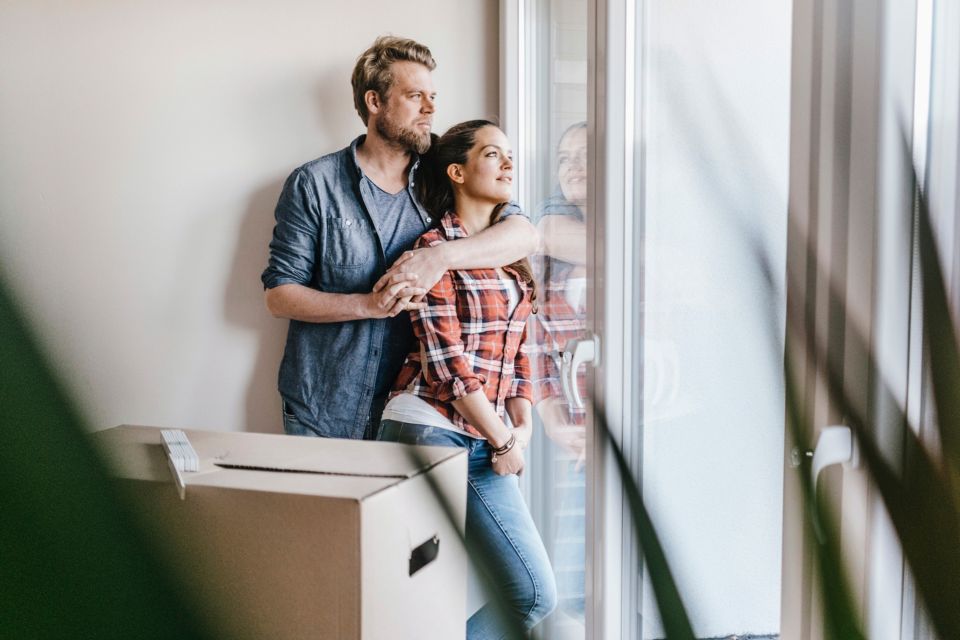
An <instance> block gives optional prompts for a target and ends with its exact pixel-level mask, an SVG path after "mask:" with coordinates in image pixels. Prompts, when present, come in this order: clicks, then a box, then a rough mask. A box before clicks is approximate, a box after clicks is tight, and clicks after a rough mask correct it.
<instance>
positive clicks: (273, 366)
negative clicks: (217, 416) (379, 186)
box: [223, 178, 287, 433]
mask: <svg viewBox="0 0 960 640" xmlns="http://www.w3.org/2000/svg"><path fill="white" fill-rule="evenodd" d="M282 187H283V179H282V178H281V179H277V180H274V181H272V182H271V183H269V184H268V185H266V186H264V187H261V188H260V189H257V190H256V191H255V192H254V193H253V195H252V196H251V197H250V203H249V205H248V206H247V211H246V213H244V217H243V223H242V224H241V225H240V234H239V237H238V238H237V245H236V250H235V252H234V258H233V266H232V267H231V269H230V279H229V281H228V282H227V287H226V291H225V294H224V301H223V314H224V319H225V320H226V321H227V323H229V324H230V325H233V326H237V327H241V328H244V329H248V330H250V331H252V332H253V333H254V334H255V335H256V338H257V356H256V359H255V360H254V364H253V370H252V372H251V375H250V382H249V383H248V385H247V391H246V401H245V411H244V414H245V415H244V418H243V421H242V424H241V425H238V427H242V429H243V430H244V431H256V432H261V433H283V423H282V420H281V417H280V396H279V394H278V393H277V371H278V370H279V367H280V358H281V357H282V356H283V345H284V340H285V339H286V335H287V321H285V320H278V319H276V318H274V317H273V316H271V315H270V312H269V311H267V307H266V305H265V304H264V300H263V285H262V284H261V283H260V274H261V273H262V272H263V270H264V269H265V268H266V266H267V257H268V255H269V244H270V238H271V236H272V233H273V223H274V218H273V211H274V208H275V207H276V204H277V198H278V197H279V196H280V190H281V188H282Z"/></svg>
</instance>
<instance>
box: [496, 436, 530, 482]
mask: <svg viewBox="0 0 960 640" xmlns="http://www.w3.org/2000/svg"><path fill="white" fill-rule="evenodd" d="M523 465H524V461H523V448H521V446H520V443H519V442H517V443H516V444H515V445H513V448H512V449H510V451H507V452H506V453H504V454H503V455H497V456H496V461H495V462H494V463H493V472H494V473H496V474H497V475H499V476H509V475H511V474H517V475H520V474H521V473H523Z"/></svg>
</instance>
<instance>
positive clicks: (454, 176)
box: [447, 163, 464, 184]
mask: <svg viewBox="0 0 960 640" xmlns="http://www.w3.org/2000/svg"><path fill="white" fill-rule="evenodd" d="M447 177H448V178H450V179H451V180H453V181H454V182H456V183H457V184H463V180H464V178H463V165H462V164H457V163H453V164H449V165H447Z"/></svg>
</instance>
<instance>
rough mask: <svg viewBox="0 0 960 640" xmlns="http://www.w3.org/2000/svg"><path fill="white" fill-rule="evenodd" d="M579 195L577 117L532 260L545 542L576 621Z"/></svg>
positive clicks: (582, 245) (582, 248)
mask: <svg viewBox="0 0 960 640" xmlns="http://www.w3.org/2000/svg"><path fill="white" fill-rule="evenodd" d="M586 200H587V125H586V123H585V122H578V123H576V124H573V125H571V126H570V127H568V128H567V129H566V131H564V133H563V134H562V135H561V137H560V141H559V144H558V146H557V188H556V191H555V192H554V194H553V195H552V196H551V197H550V198H548V199H547V200H546V201H544V202H543V203H542V204H541V206H540V207H539V209H538V214H539V215H538V217H539V222H538V227H539V229H540V232H541V235H542V237H543V247H544V251H543V254H542V255H539V256H537V258H536V260H535V262H536V271H537V275H538V282H539V283H540V286H541V290H542V295H541V298H542V302H541V304H540V312H539V313H538V315H537V317H536V322H535V331H534V335H535V343H536V349H535V352H536V354H537V358H536V363H537V366H536V370H537V374H538V375H537V383H536V385H535V387H536V402H537V413H538V414H539V415H540V418H541V420H542V422H543V426H544V430H545V432H546V434H547V435H548V436H549V438H550V439H551V440H552V441H553V442H554V443H556V444H557V445H558V446H559V448H560V450H561V454H560V456H558V457H559V458H561V460H562V464H561V468H562V469H563V471H562V473H561V477H558V478H557V482H556V483H555V487H554V490H555V491H554V496H555V505H556V508H555V509H554V514H555V517H554V528H553V544H552V559H553V564H554V569H555V572H556V579H557V591H558V596H559V610H560V611H561V612H562V613H563V614H565V615H566V616H567V617H568V618H572V619H573V621H574V622H575V624H580V625H582V623H583V619H584V579H585V571H584V560H585V553H584V551H585V549H584V537H585V533H586V522H585V514H584V502H585V500H584V497H585V483H584V480H585V479H584V464H585V458H586V431H585V421H586V420H585V418H586V408H582V407H577V406H575V405H574V404H573V403H572V402H571V399H569V398H567V397H566V396H565V394H564V393H563V384H562V382H561V380H560V376H561V368H560V353H561V352H562V351H563V350H564V349H565V347H566V344H567V342H568V341H569V340H571V339H574V338H580V337H583V335H584V329H585V327H586V294H587V279H586V270H585V263H586V224H585V223H586V210H587V208H586ZM576 384H577V385H578V387H579V390H580V397H581V398H588V395H587V393H586V374H585V372H584V371H583V370H581V371H578V372H576ZM586 402H589V400H587V401H586ZM558 622H559V621H558ZM575 628H576V627H575ZM574 634H576V631H574Z"/></svg>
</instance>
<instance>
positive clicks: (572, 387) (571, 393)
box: [560, 336, 600, 409]
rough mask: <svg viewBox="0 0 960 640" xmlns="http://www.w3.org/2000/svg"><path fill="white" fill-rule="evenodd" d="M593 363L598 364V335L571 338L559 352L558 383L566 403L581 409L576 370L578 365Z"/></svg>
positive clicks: (581, 400) (581, 403)
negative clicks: (561, 387)
mask: <svg viewBox="0 0 960 640" xmlns="http://www.w3.org/2000/svg"><path fill="white" fill-rule="evenodd" d="M588 362H590V363H593V366H595V367H596V366H598V365H599V364H600V337H599V336H590V337H588V338H573V339H571V340H568V341H567V345H566V347H565V348H564V350H563V352H562V353H561V354H560V384H561V385H562V386H563V395H564V396H566V398H567V403H569V404H570V405H571V406H574V407H576V408H577V409H583V408H584V404H583V398H581V397H580V385H578V384H577V370H578V369H579V368H580V365H582V364H586V363H588Z"/></svg>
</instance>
